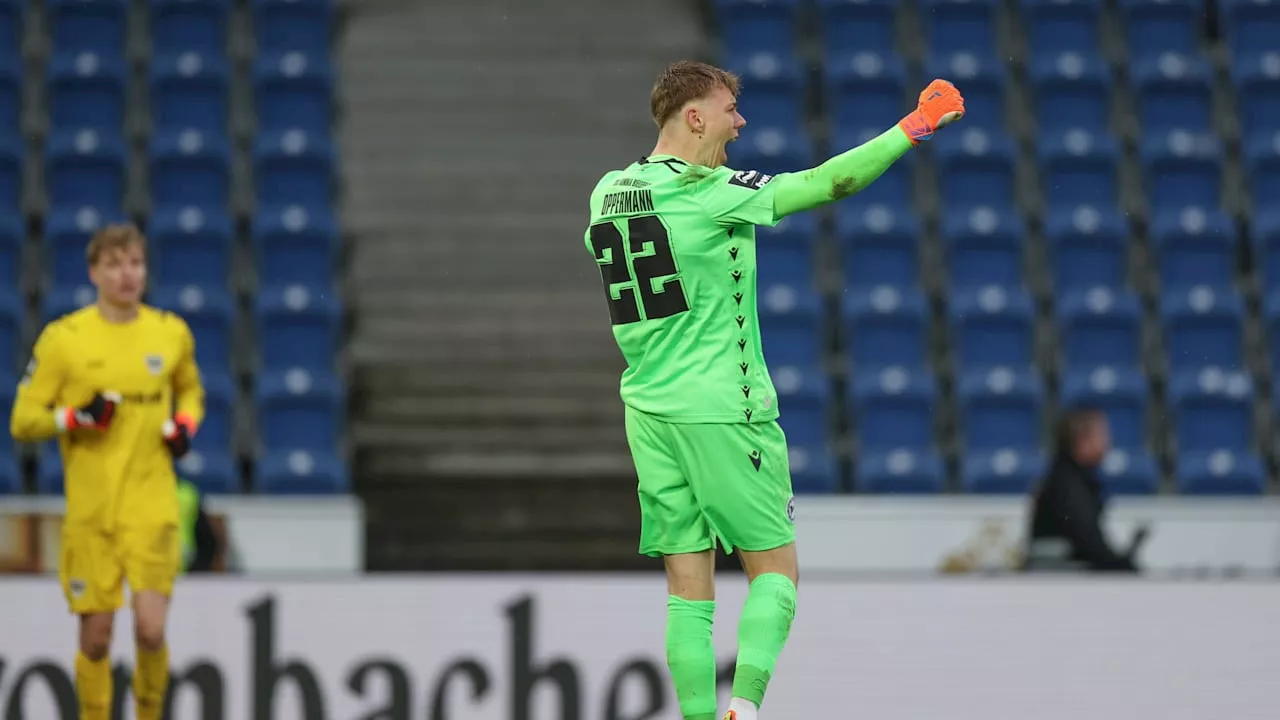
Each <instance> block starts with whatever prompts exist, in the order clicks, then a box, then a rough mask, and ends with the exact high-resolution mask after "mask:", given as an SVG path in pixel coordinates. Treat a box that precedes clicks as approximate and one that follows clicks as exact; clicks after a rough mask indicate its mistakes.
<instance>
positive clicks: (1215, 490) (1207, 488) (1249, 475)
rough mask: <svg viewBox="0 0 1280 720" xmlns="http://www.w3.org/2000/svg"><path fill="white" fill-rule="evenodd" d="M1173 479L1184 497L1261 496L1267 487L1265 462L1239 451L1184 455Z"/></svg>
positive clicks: (1181, 456)
mask: <svg viewBox="0 0 1280 720" xmlns="http://www.w3.org/2000/svg"><path fill="white" fill-rule="evenodd" d="M1174 476H1175V478H1176V480H1177V483H1178V489H1179V490H1180V491H1181V492H1182V494H1183V495H1260V494H1262V493H1263V491H1264V490H1265V489H1266V486H1267V470H1266V467H1265V466H1264V465H1263V463H1262V459H1261V458H1259V457H1258V456H1257V455H1256V454H1255V453H1252V452H1249V451H1247V450H1242V449H1239V448H1235V449H1225V448H1224V449H1220V450H1208V451H1200V452H1191V453H1183V454H1181V455H1179V456H1178V462H1177V465H1176V467H1175V470H1174Z"/></svg>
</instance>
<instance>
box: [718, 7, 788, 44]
mask: <svg viewBox="0 0 1280 720" xmlns="http://www.w3.org/2000/svg"><path fill="white" fill-rule="evenodd" d="M714 12H715V24H716V26H717V34H718V35H719V37H720V42H721V43H722V44H723V46H724V48H725V49H726V50H727V51H728V52H730V53H733V52H742V51H751V50H767V51H770V52H776V53H779V54H783V55H794V54H795V52H796V39H797V38H796V31H797V29H798V25H797V23H798V22H799V17H800V2H799V0H778V2H759V1H758V0H716V2H715V5H714Z"/></svg>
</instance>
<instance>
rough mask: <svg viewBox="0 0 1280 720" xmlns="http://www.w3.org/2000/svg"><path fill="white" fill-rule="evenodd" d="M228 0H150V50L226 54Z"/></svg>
mask: <svg viewBox="0 0 1280 720" xmlns="http://www.w3.org/2000/svg"><path fill="white" fill-rule="evenodd" d="M230 14H231V3H230V0H151V52H152V53H153V54H155V55H161V56H163V55H171V54H177V53H182V52H196V53H200V54H202V55H213V56H218V55H225V54H226V52H227V22H228V18H229V17H230Z"/></svg>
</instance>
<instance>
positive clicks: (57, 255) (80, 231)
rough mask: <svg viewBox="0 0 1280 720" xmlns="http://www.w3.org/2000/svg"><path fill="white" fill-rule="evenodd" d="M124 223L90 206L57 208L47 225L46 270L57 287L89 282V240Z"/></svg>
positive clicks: (119, 218)
mask: <svg viewBox="0 0 1280 720" xmlns="http://www.w3.org/2000/svg"><path fill="white" fill-rule="evenodd" d="M123 220H124V216H123V215H122V214H111V213H109V212H108V211H104V210H99V209H98V208H95V207H93V206H91V205H87V206H84V207H78V208H73V207H62V208H54V209H53V210H52V211H51V212H50V213H49V215H48V216H47V219H46V221H45V226H44V232H45V242H44V249H45V257H46V262H45V269H46V272H47V273H48V275H49V276H50V278H51V279H52V280H53V283H54V284H55V285H63V286H70V285H78V284H82V283H87V282H89V270H88V266H87V258H86V257H85V250H86V249H87V247H88V245H89V238H91V237H92V236H93V234H94V233H95V232H97V231H98V230H99V229H100V228H102V227H105V226H106V225H111V224H114V223H118V222H121V221H123Z"/></svg>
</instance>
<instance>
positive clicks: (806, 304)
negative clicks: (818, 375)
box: [739, 283, 825, 368]
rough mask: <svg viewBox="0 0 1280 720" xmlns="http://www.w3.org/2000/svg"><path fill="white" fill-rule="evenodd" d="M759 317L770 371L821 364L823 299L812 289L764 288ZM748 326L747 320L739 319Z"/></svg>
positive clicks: (762, 340)
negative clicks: (791, 366)
mask: <svg viewBox="0 0 1280 720" xmlns="http://www.w3.org/2000/svg"><path fill="white" fill-rule="evenodd" d="M758 297H759V302H758V304H757V305H758V307H757V316H758V318H759V322H760V341H761V342H762V343H763V344H764V360H765V363H766V364H768V365H769V367H770V368H774V367H781V366H783V365H795V366H802V367H808V366H811V365H815V364H817V363H818V362H820V358H821V353H822V348H823V347H825V343H824V342H823V340H824V338H823V333H822V299H821V298H819V297H818V294H817V293H816V292H814V290H813V288H812V287H810V286H809V285H804V286H795V285H785V284H781V283H779V284H775V285H771V286H768V287H764V288H761V289H760V291H759V293H758ZM739 317H740V318H742V319H743V321H744V322H745V321H746V320H747V318H745V317H743V316H741V315H740V316H739Z"/></svg>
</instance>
